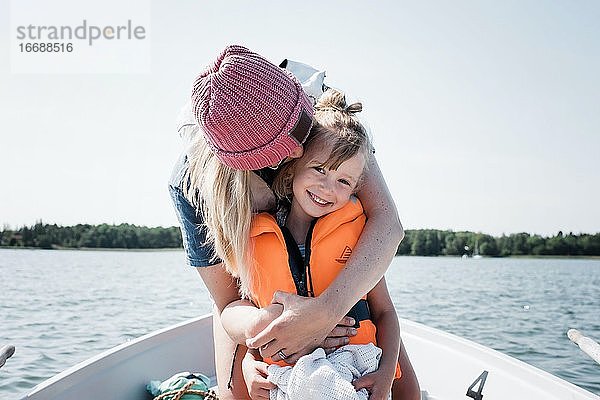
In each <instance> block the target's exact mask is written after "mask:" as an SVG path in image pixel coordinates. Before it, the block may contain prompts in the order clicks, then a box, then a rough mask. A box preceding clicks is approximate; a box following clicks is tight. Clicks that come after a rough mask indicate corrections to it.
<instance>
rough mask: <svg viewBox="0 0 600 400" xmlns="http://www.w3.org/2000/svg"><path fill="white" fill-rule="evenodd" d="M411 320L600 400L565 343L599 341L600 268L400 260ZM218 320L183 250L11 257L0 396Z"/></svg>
mask: <svg viewBox="0 0 600 400" xmlns="http://www.w3.org/2000/svg"><path fill="white" fill-rule="evenodd" d="M387 279H388V287H389V289H390V292H391V294H392V299H393V300H394V303H395V304H396V308H397V310H398V313H399V315H400V316H402V317H404V318H408V319H412V320H414V321H417V322H421V323H424V324H426V325H429V326H432V327H435V328H439V329H443V330H446V331H448V332H451V333H454V334H457V335H460V336H463V337H466V338H468V339H471V340H474V341H476V342H478V343H481V344H483V345H486V346H490V347H492V348H494V349H496V350H499V351H501V352H504V353H506V354H509V355H511V356H513V357H516V358H518V359H520V360H523V361H525V362H527V363H530V364H532V365H535V366H537V367H539V368H542V369H544V370H546V371H548V372H550V373H552V374H554V375H557V376H559V377H561V378H563V379H566V380H568V381H570V382H572V383H574V384H576V385H579V386H581V387H583V388H585V389H587V390H590V391H592V392H594V393H596V394H600V366H598V365H597V364H596V363H595V362H594V361H593V360H591V359H590V358H588V357H587V356H586V355H585V354H584V353H583V352H581V350H579V348H578V347H577V346H575V345H574V344H572V343H571V342H570V341H569V340H568V338H567V337H566V334H565V333H566V331H567V330H568V329H569V328H572V327H575V328H579V329H580V330H582V331H583V333H584V334H586V335H587V336H591V337H593V338H596V339H600V318H599V316H600V260H587V259H586V260H584V259H574V260H572V259H481V260H472V259H468V260H462V259H458V258H425V257H400V258H396V259H395V260H394V262H393V264H392V266H391V267H390V269H389V272H388V274H387ZM210 310H211V304H210V301H209V298H208V293H207V291H206V289H205V288H204V285H203V284H202V281H201V279H200V277H199V276H198V274H197V272H196V271H195V270H194V269H193V268H189V267H186V266H185V258H184V255H183V252H182V251H156V252H129V251H128V252H125V251H66V250H65V251H44V250H9V249H0V346H2V345H5V344H9V343H10V344H13V345H15V346H16V348H17V351H16V353H15V355H14V356H13V357H12V358H11V359H9V360H8V361H7V363H6V365H5V366H4V367H3V368H2V369H0V398H2V399H5V398H6V399H18V398H20V397H21V396H23V395H24V394H25V393H27V392H28V391H29V390H30V389H31V388H32V387H33V386H35V385H36V384H38V383H40V382H42V381H43V380H45V379H47V378H48V377H50V376H52V375H54V374H56V373H58V372H60V371H62V370H64V369H66V368H68V367H70V366H72V365H74V364H76V363H78V362H80V361H83V360H85V359H87V358H89V357H91V356H93V355H95V354H98V353H99V352H101V351H103V350H106V349H108V348H110V347H113V346H115V345H118V344H120V343H123V342H125V341H127V340H131V339H132V338H135V337H138V336H141V335H143V334H146V333H149V332H151V331H154V330H157V329H160V328H163V327H166V326H169V325H172V324H175V323H178V322H181V321H183V320H186V319H188V318H192V317H195V316H197V315H200V314H204V313H207V312H209V311H210Z"/></svg>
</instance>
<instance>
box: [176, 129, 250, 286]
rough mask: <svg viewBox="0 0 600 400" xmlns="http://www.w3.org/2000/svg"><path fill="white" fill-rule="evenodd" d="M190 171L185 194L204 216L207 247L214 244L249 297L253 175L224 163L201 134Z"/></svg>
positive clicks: (190, 154) (191, 153)
mask: <svg viewBox="0 0 600 400" xmlns="http://www.w3.org/2000/svg"><path fill="white" fill-rule="evenodd" d="M188 160H189V168H188V171H187V173H186V176H185V179H184V182H187V185H184V195H185V196H186V198H187V199H188V200H189V201H190V202H191V203H192V205H194V207H195V208H196V210H199V212H201V213H202V217H203V219H204V224H205V225H206V227H207V228H208V229H207V231H208V232H207V239H206V244H207V245H212V246H213V247H214V250H215V256H214V258H215V259H216V258H217V257H219V258H220V259H221V260H222V261H223V263H224V265H225V268H226V270H227V272H229V273H230V274H231V275H232V276H234V277H236V278H238V279H239V281H240V282H242V283H244V284H242V285H241V287H240V293H241V294H242V296H247V295H248V287H247V285H245V283H246V282H249V281H250V277H249V276H248V275H249V273H250V269H249V268H244V267H243V266H244V265H247V262H248V259H249V246H248V242H249V240H250V225H251V223H252V199H251V192H250V174H251V173H253V172H252V171H241V170H235V169H233V168H230V167H228V166H226V165H225V164H223V163H222V162H221V161H220V160H219V159H218V158H217V157H216V155H215V154H214V153H213V152H212V150H211V149H210V147H209V146H208V144H207V143H206V141H205V140H204V138H203V137H202V135H201V134H198V135H196V137H195V139H194V142H193V144H192V146H191V148H190V151H189V152H188Z"/></svg>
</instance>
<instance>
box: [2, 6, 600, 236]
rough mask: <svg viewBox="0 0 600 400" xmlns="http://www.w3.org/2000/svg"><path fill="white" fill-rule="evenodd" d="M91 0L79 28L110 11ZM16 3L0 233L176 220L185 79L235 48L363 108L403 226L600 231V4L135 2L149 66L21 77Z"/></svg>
mask: <svg viewBox="0 0 600 400" xmlns="http://www.w3.org/2000/svg"><path fill="white" fill-rule="evenodd" d="M16 1H18V0H12V2H13V4H12V6H13V11H14V7H15V4H14V2H16ZM27 1H29V2H30V3H32V4H34V5H35V3H36V2H37V3H39V4H42V3H43V2H42V0H27ZM67 1H68V0H61V2H60V4H61V6H62V7H67V6H65V5H63V3H64V4H66V3H65V2H67ZM88 3H89V7H90V10H88V11H87V14H86V11H85V10H83V11H81V13H80V14H77V13H74V14H75V16H74V17H73V18H75V19H74V20H71V21H73V22H72V23H73V24H75V23H77V22H80V19H81V18H83V16H85V17H86V18H87V19H88V20H89V21H91V22H94V21H104V20H106V19H107V18H108V17H110V16H111V15H113V13H112V11H113V10H111V8H110V7H108V6H106V3H105V2H103V3H102V4H104V5H103V6H102V7H98V4H101V3H100V2H98V3H97V4H96V3H94V2H88ZM10 4H11V2H9V1H7V0H2V2H0V51H1V52H3V54H5V55H8V57H6V56H4V57H2V58H0V224H4V225H9V226H12V227H16V226H21V225H23V224H27V225H31V224H33V223H35V221H37V220H42V221H43V222H47V223H57V224H59V225H72V224H77V223H90V224H99V223H115V224H119V223H122V222H127V223H133V224H138V225H147V226H172V225H176V224H177V219H176V216H175V213H174V211H173V208H172V205H171V203H170V198H169V195H168V191H167V182H168V178H169V175H170V173H171V169H172V166H173V164H174V162H175V160H176V159H177V157H178V155H179V152H180V151H181V149H182V143H181V142H180V140H179V137H178V135H177V133H176V131H175V118H176V116H177V114H178V112H179V109H180V108H181V106H182V105H183V104H184V102H185V101H186V100H187V98H189V94H190V90H191V83H192V82H193V80H194V78H195V76H196V75H197V74H198V73H199V72H200V71H202V69H203V68H204V67H205V66H206V65H207V64H208V63H209V62H210V61H211V60H212V59H213V58H214V57H215V56H216V55H217V54H218V53H219V52H220V50H221V49H222V48H224V47H225V46H226V45H227V44H242V45H244V46H246V47H248V48H250V49H252V50H254V51H256V52H258V53H260V54H262V55H263V56H265V57H266V58H268V59H269V60H271V61H273V62H274V63H276V64H278V63H279V62H280V61H281V60H283V59H284V58H289V59H293V60H298V61H302V62H305V63H308V64H311V65H314V66H315V67H318V68H320V69H324V70H326V71H327V78H326V82H327V83H328V84H329V85H330V86H334V87H337V88H340V89H342V90H344V91H345V92H346V93H347V94H348V96H349V98H353V99H358V100H360V101H361V102H362V103H363V108H364V112H363V116H362V117H363V118H364V120H365V123H366V124H367V126H368V127H369V129H370V131H371V134H372V136H373V140H374V144H375V147H376V151H377V159H378V162H379V165H380V167H381V169H382V171H383V174H384V176H385V178H386V181H387V184H388V186H389V188H390V191H391V193H392V195H393V197H394V199H395V202H396V206H397V208H398V212H399V214H400V218H401V221H402V223H403V225H404V227H405V228H406V229H420V228H434V229H452V230H455V231H456V230H470V231H477V232H484V233H489V234H493V235H501V234H503V233H504V234H510V233H516V232H528V233H537V234H542V235H554V234H556V232H558V231H559V230H562V231H563V232H570V231H572V232H574V233H580V232H588V233H595V232H599V231H600V207H599V206H598V205H599V204H600V74H598V71H600V25H599V24H598V23H597V21H598V20H600V2H597V1H543V2H542V1H527V0H526V1H502V2H492V1H474V0H473V1H461V0H458V1H452V2H448V1H411V2H406V1H379V2H365V1H353V0H346V1H326V2H324V1H303V2H280V1H260V2H247V1H218V2H215V1H212V2H209V1H192V0H179V1H176V2H167V1H150V0H147V1H144V0H140V1H138V3H137V6H136V7H137V8H136V9H133V10H126V11H123V10H121V14H119V15H121V16H123V15H124V16H125V17H127V15H129V14H127V13H131V15H132V16H133V17H132V18H133V19H134V21H135V18H138V20H139V19H140V18H141V19H142V20H144V18H147V21H146V20H144V21H146V24H147V26H146V28H147V37H146V40H145V41H144V43H146V45H147V46H148V49H149V53H148V54H149V56H148V57H147V58H144V59H142V60H144V61H143V63H144V65H143V67H144V68H141V69H139V68H138V70H135V71H134V70H133V69H134V68H133V67H131V66H130V65H129V64H127V62H128V60H126V58H127V55H126V54H125V55H124V56H120V57H116V58H115V59H114V60H112V61H114V62H116V63H117V65H119V63H123V64H122V67H123V68H122V69H123V70H125V72H122V71H121V72H118V73H101V72H95V70H93V69H92V68H90V69H89V70H87V71H85V70H84V71H80V72H69V71H66V72H63V73H19V71H15V65H16V59H15V57H16V56H15V55H14V53H11V49H12V51H13V52H14V49H15V46H16V43H15V42H14V40H13V38H14V36H15V31H14V26H13V25H14V23H15V21H14V20H11V18H13V19H14V18H16V17H14V15H16V14H14V12H13V13H12V14H11V12H10V11H11V9H9V5H10ZM50 4H58V3H55V2H51V3H50ZM80 7H84V8H85V6H83V5H80ZM57 9H58V11H60V7H57ZM58 11H57V12H58ZM138 14H139V15H138ZM44 15H46V16H45V17H44V18H47V19H48V20H47V21H43V22H45V23H47V24H53V23H56V22H54V21H53V20H52V17H51V16H48V15H47V14H44ZM140 15H141V16H140ZM77 18H79V20H78V19H77ZM121 20H122V19H120V20H119V22H120V21H121ZM103 23H104V22H103ZM100 48H102V46H101V45H100V44H98V46H97V47H95V48H94V49H100ZM72 56H73V57H84V56H83V55H81V56H77V55H72ZM85 57H92V59H93V57H97V59H96V60H94V61H95V62H97V63H102V62H105V61H106V57H104V56H101V55H100V51H99V50H98V51H97V54H96V55H94V53H92V54H91V55H87V56H85ZM133 58H134V57H133V56H131V57H130V60H129V61H131V60H132V59H133ZM59 60H60V58H59ZM82 60H83V61H85V60H87V58H86V59H85V60H84V59H83V58H81V59H80V61H82ZM115 60H116V61H115ZM136 60H137V61H139V60H140V58H137V57H136ZM145 60H147V61H145ZM11 63H13V64H11ZM138 64H139V63H138ZM11 65H12V68H11ZM59 67H60V66H59ZM128 68H129V69H130V71H127V69H128ZM55 72H56V71H55ZM59 72H60V71H59ZM81 72H84V73H81Z"/></svg>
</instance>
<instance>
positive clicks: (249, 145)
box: [192, 45, 313, 170]
mask: <svg viewBox="0 0 600 400" xmlns="http://www.w3.org/2000/svg"><path fill="white" fill-rule="evenodd" d="M192 113H193V115H194V118H195V119H196V122H197V123H198V125H200V127H201V128H202V130H203V132H204V136H205V138H206V140H207V142H208V143H209V145H210V146H211V148H212V150H213V151H214V152H215V154H216V155H217V157H218V158H219V159H220V160H221V161H222V162H223V163H224V164H225V165H227V166H229V167H231V168H234V169H241V170H254V169H260V168H264V167H267V166H270V165H273V164H277V163H278V162H280V161H281V160H283V159H284V158H286V157H288V156H289V155H290V154H292V152H293V151H294V150H296V149H297V148H298V147H299V146H300V145H301V143H302V142H303V141H304V139H305V138H306V136H308V132H309V131H310V128H311V126H312V115H313V107H312V103H311V102H310V100H309V99H308V97H307V96H306V94H305V93H304V91H303V90H302V86H301V85H300V83H299V82H298V80H297V79H296V78H295V77H294V76H293V75H292V74H291V73H290V72H288V71H286V70H284V69H282V68H279V67H277V66H275V65H274V64H272V63H270V62H269V61H267V60H266V59H265V58H263V57H262V56H260V55H258V54H256V53H254V52H252V51H250V50H248V49H246V48H245V47H242V46H235V45H234V46H228V47H226V48H225V50H223V52H222V53H221V54H220V55H219V57H217V59H216V61H215V62H214V64H213V65H212V66H210V67H208V68H207V69H206V70H205V71H204V72H202V73H201V74H200V76H199V77H198V78H197V79H196V81H195V82H194V88H193V91H192Z"/></svg>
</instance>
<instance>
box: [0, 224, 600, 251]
mask: <svg viewBox="0 0 600 400" xmlns="http://www.w3.org/2000/svg"><path fill="white" fill-rule="evenodd" d="M0 246H4V247H34V248H42V249H54V248H121V249H160V248H181V247H182V242H181V232H180V230H179V228H178V227H175V226H172V227H168V228H163V227H153V228H149V227H146V226H137V225H132V224H119V225H114V224H113V225H109V224H100V225H89V224H78V225H75V226H59V225H56V224H44V223H42V222H41V221H39V222H37V223H36V224H35V225H33V226H24V227H21V228H17V229H10V228H9V227H7V226H5V227H4V228H3V229H2V230H0ZM474 253H478V254H481V255H483V256H489V257H507V256H523V255H535V256H538V255H548V256H600V233H596V234H578V235H574V234H573V233H569V234H563V233H562V232H558V234H556V235H555V236H552V237H542V236H540V235H530V234H528V233H514V234H511V235H508V236H507V235H502V236H500V237H494V236H491V235H487V234H483V233H474V232H454V231H449V230H445V231H442V230H436V229H416V230H407V231H406V236H405V238H404V240H403V241H402V243H400V246H399V247H398V251H397V252H396V255H411V256H462V255H465V254H466V255H468V256H472V255H473V254H474Z"/></svg>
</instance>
